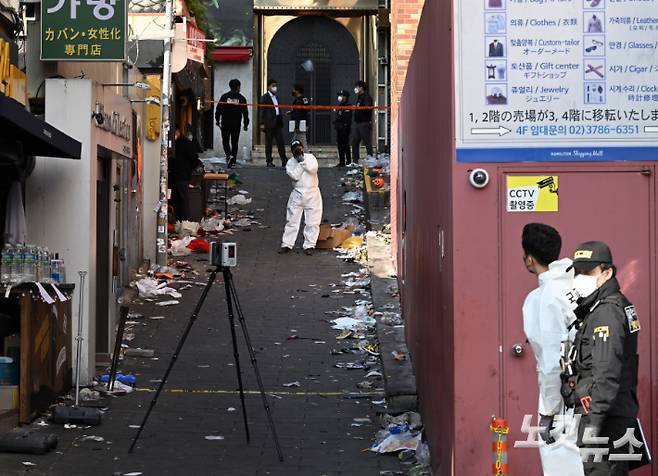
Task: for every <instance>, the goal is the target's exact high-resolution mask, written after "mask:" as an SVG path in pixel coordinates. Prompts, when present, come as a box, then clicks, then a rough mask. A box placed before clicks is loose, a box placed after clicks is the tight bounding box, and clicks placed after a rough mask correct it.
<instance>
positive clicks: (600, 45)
mask: <svg viewBox="0 0 658 476" xmlns="http://www.w3.org/2000/svg"><path fill="white" fill-rule="evenodd" d="M584 46H585V56H605V37H604V36H603V35H592V36H589V35H588V36H585V38H584Z"/></svg>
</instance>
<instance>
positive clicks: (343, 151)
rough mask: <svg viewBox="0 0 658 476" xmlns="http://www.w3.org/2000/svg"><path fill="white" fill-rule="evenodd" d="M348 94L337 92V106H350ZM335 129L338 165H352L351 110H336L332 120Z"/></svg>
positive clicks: (342, 91) (343, 91)
mask: <svg viewBox="0 0 658 476" xmlns="http://www.w3.org/2000/svg"><path fill="white" fill-rule="evenodd" d="M349 100H350V93H349V92H347V91H345V90H344V89H343V90H341V91H338V105H339V106H350V103H349ZM334 127H335V128H336V145H337V146H338V165H337V167H345V166H346V165H350V164H351V163H352V151H351V150H350V130H351V128H352V110H351V109H338V110H337V111H336V118H335V119H334Z"/></svg>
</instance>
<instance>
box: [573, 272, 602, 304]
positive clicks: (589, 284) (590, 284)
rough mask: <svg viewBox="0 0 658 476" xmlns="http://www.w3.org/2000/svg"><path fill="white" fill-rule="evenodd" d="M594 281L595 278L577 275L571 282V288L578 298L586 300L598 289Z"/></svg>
mask: <svg viewBox="0 0 658 476" xmlns="http://www.w3.org/2000/svg"><path fill="white" fill-rule="evenodd" d="M596 279H597V276H588V275H586V274H579V275H578V276H576V277H575V278H574V280H573V287H574V289H575V290H576V292H577V293H578V295H579V296H580V297H582V298H586V297H587V296H589V295H590V294H592V293H593V292H594V291H596V290H597V289H598V286H597V284H596Z"/></svg>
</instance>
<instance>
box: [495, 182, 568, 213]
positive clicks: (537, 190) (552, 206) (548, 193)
mask: <svg viewBox="0 0 658 476" xmlns="http://www.w3.org/2000/svg"><path fill="white" fill-rule="evenodd" d="M558 209H559V196H558V177H557V175H549V176H508V177H507V211H508V212H511V213H523V212H525V213H533V212H557V211H558Z"/></svg>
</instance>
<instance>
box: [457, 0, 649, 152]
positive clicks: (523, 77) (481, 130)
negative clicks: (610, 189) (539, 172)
mask: <svg viewBox="0 0 658 476" xmlns="http://www.w3.org/2000/svg"><path fill="white" fill-rule="evenodd" d="M657 7H658V2H655V1H653V0H651V1H640V2H632V1H620V0H455V11H456V13H457V20H456V29H455V30H456V38H455V54H456V58H455V59H456V62H455V64H456V71H455V73H456V84H457V85H458V86H457V95H458V96H457V101H456V102H457V105H456V113H457V119H456V120H457V160H458V161H462V162H517V161H547V162H550V161H598V160H658V147H657V146H656V144H657V142H658V106H657V103H658V8H657ZM476 19H477V20H476Z"/></svg>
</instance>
